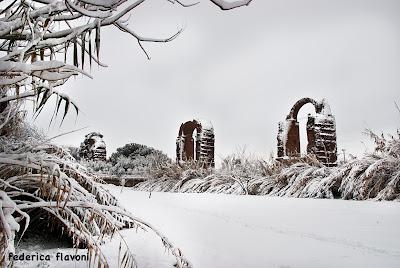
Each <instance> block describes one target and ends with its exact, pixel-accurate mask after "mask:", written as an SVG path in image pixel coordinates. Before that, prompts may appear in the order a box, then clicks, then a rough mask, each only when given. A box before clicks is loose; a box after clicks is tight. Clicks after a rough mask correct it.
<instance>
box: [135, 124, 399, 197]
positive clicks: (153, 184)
mask: <svg viewBox="0 0 400 268" xmlns="http://www.w3.org/2000/svg"><path fill="white" fill-rule="evenodd" d="M367 134H368V135H369V136H370V137H371V138H372V139H373V140H374V141H375V144H376V148H375V151H374V152H373V153H369V154H366V155H364V156H363V157H362V158H360V159H352V160H350V161H348V162H346V163H344V164H341V165H340V166H338V167H325V166H323V165H322V164H321V163H319V162H318V161H317V160H316V159H315V158H313V157H306V158H303V159H301V160H298V159H297V160H288V161H285V162H278V161H271V162H267V161H264V160H261V159H255V158H251V157H247V156H246V155H245V154H243V153H239V154H234V155H231V156H229V157H227V158H225V159H224V160H223V162H222V168H220V169H218V170H214V171H212V172H208V173H207V174H203V172H202V171H201V170H198V169H188V170H186V171H185V172H182V173H181V174H180V177H179V179H176V178H169V177H168V175H166V176H164V177H162V178H161V179H157V178H156V179H150V180H147V181H145V182H142V183H139V184H138V185H136V186H135V187H136V188H137V189H139V190H147V191H173V192H197V193H203V192H207V193H226V194H251V195H273V196H287V197H310V198H342V199H354V200H366V199H374V200H400V182H399V181H400V134H399V133H397V136H396V137H394V136H391V137H382V136H377V135H375V134H374V133H372V132H371V131H367ZM166 174H168V173H166Z"/></svg>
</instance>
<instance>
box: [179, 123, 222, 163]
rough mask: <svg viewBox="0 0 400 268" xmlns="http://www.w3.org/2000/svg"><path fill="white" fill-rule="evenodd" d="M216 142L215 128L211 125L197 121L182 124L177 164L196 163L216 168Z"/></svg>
mask: <svg viewBox="0 0 400 268" xmlns="http://www.w3.org/2000/svg"><path fill="white" fill-rule="evenodd" d="M195 131H196V135H195V138H193V134H194V132H195ZM214 142H215V137H214V128H213V126H212V124H211V123H209V122H206V121H200V120H197V119H195V120H193V121H187V122H186V123H183V124H181V127H180V128H179V133H178V138H177V139H176V161H177V163H179V164H183V163H184V162H187V161H195V162H197V163H198V164H200V165H201V166H203V167H214Z"/></svg>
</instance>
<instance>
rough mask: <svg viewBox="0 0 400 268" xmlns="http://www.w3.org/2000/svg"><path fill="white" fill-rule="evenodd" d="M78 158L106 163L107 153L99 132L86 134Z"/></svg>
mask: <svg viewBox="0 0 400 268" xmlns="http://www.w3.org/2000/svg"><path fill="white" fill-rule="evenodd" d="M79 156H80V157H81V158H84V159H88V160H94V161H106V156H107V151H106V144H105V142H104V140H103V135H102V134H101V133H99V132H91V133H89V134H87V135H86V136H85V140H84V141H83V142H82V143H81V146H80V148H79Z"/></svg>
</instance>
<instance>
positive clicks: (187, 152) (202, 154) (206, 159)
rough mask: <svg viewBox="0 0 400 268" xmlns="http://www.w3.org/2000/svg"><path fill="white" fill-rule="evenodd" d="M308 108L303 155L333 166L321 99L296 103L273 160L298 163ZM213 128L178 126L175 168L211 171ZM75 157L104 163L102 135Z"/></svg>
mask: <svg viewBox="0 0 400 268" xmlns="http://www.w3.org/2000/svg"><path fill="white" fill-rule="evenodd" d="M309 103H310V104H312V105H313V106H314V108H315V114H314V115H312V114H308V118H307V127H306V130H307V141H308V144H307V154H310V155H314V156H315V157H316V158H317V160H319V161H320V162H321V163H323V164H324V165H326V166H328V167H331V166H336V164H337V144H336V124H335V117H334V116H333V115H332V112H331V109H330V107H329V104H328V103H327V102H326V100H325V99H323V100H321V101H320V102H317V101H315V100H313V99H311V98H303V99H301V100H299V101H297V102H296V103H295V104H294V105H293V107H292V109H291V110H290V112H289V114H288V116H287V117H286V120H285V121H284V122H280V123H279V125H278V136H277V141H278V144H277V145H278V146H277V157H278V158H277V159H278V160H284V159H299V158H300V157H301V151H300V130H299V122H298V119H297V115H298V113H299V111H300V109H301V108H302V107H303V106H304V105H306V104H309ZM214 144H215V136H214V128H213V126H212V124H211V123H209V122H207V121H204V120H198V119H194V120H192V121H187V122H185V123H182V124H181V126H180V128H179V132H178V137H177V139H176V161H177V163H178V164H179V165H183V164H184V163H187V162H195V163H196V164H198V166H201V167H214V165H215V162H214V150H215V147H214ZM79 155H80V156H81V157H82V158H85V159H91V160H96V161H97V160H101V161H105V160H106V145H105V143H104V141H103V135H102V134H100V133H98V132H92V133H89V134H87V135H86V136H85V140H84V142H82V143H81V146H80V149H79Z"/></svg>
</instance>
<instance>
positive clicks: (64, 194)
mask: <svg viewBox="0 0 400 268" xmlns="http://www.w3.org/2000/svg"><path fill="white" fill-rule="evenodd" d="M23 148H26V147H23ZM0 178H1V179H0V191H1V192H0V194H1V202H0V210H1V212H0V216H1V217H0V222H1V227H2V228H1V232H0V239H1V240H2V241H5V243H2V244H1V245H2V246H1V249H0V250H1V253H2V255H1V256H4V255H3V254H5V253H7V252H8V251H13V250H14V248H13V245H14V244H13V243H14V238H15V233H16V232H18V231H19V224H18V222H20V221H21V220H22V218H16V219H14V218H13V216H12V214H13V212H14V211H16V212H18V213H19V214H20V215H22V216H23V218H24V219H25V227H28V225H29V216H28V215H30V214H31V213H33V212H34V214H35V215H36V217H37V215H43V217H44V218H46V219H47V220H48V221H49V224H50V225H51V228H53V229H57V230H59V232H60V233H64V234H65V235H66V236H68V237H70V239H71V240H72V241H73V244H74V246H75V247H82V246H83V247H86V248H87V249H88V251H89V255H90V256H92V263H95V262H96V263H99V265H100V266H102V267H107V266H108V265H107V259H106V258H105V256H103V254H102V252H101V250H100V247H99V246H100V244H101V243H102V242H103V241H104V240H105V239H106V238H107V237H108V238H110V237H112V236H113V235H115V234H119V230H120V229H121V228H127V227H138V228H141V229H145V230H151V231H153V232H155V233H156V234H157V235H158V236H159V237H160V238H161V240H162V243H163V244H164V246H165V247H166V248H167V249H168V250H169V251H170V252H171V253H172V254H173V255H175V257H176V258H177V262H179V263H181V264H184V265H183V266H182V267H189V266H190V263H189V262H188V261H187V260H186V259H185V258H184V257H183V256H182V254H181V253H180V255H177V254H175V253H174V252H175V251H176V248H175V247H174V246H173V245H172V244H171V243H170V242H169V241H168V240H167V239H166V238H165V237H164V236H163V235H162V234H160V233H159V232H158V231H157V230H156V229H155V228H153V227H152V226H151V225H149V224H148V223H146V222H144V221H142V220H141V219H138V218H136V217H135V216H134V215H132V214H131V213H129V212H127V211H126V210H124V209H123V208H121V207H120V206H119V204H118V202H117V200H116V199H115V198H114V197H113V196H112V195H111V194H110V193H109V192H108V191H107V190H105V189H104V188H103V187H102V186H101V184H100V183H99V182H97V181H96V177H95V176H94V175H93V174H89V173H87V172H85V169H84V168H83V167H81V166H80V165H79V164H78V163H77V162H75V161H74V159H73V158H72V157H71V156H70V155H69V154H68V152H66V151H64V150H63V149H62V148H59V147H57V146H54V145H47V144H41V145H40V146H35V147H34V148H33V149H32V148H29V152H19V153H12V152H8V153H0ZM32 224H33V226H34V224H35V223H34V222H33V223H32ZM32 224H31V225H32ZM32 228H33V227H32ZM126 252H127V253H126V254H125V255H126V256H125V257H123V258H121V260H119V263H120V264H121V265H122V267H134V266H135V265H136V263H135V259H134V257H133V254H132V253H131V252H130V251H129V249H128V248H127V247H126ZM176 252H177V251H176ZM179 252H180V251H179ZM7 256H8V255H7ZM5 261H7V260H4V259H3V262H5Z"/></svg>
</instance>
